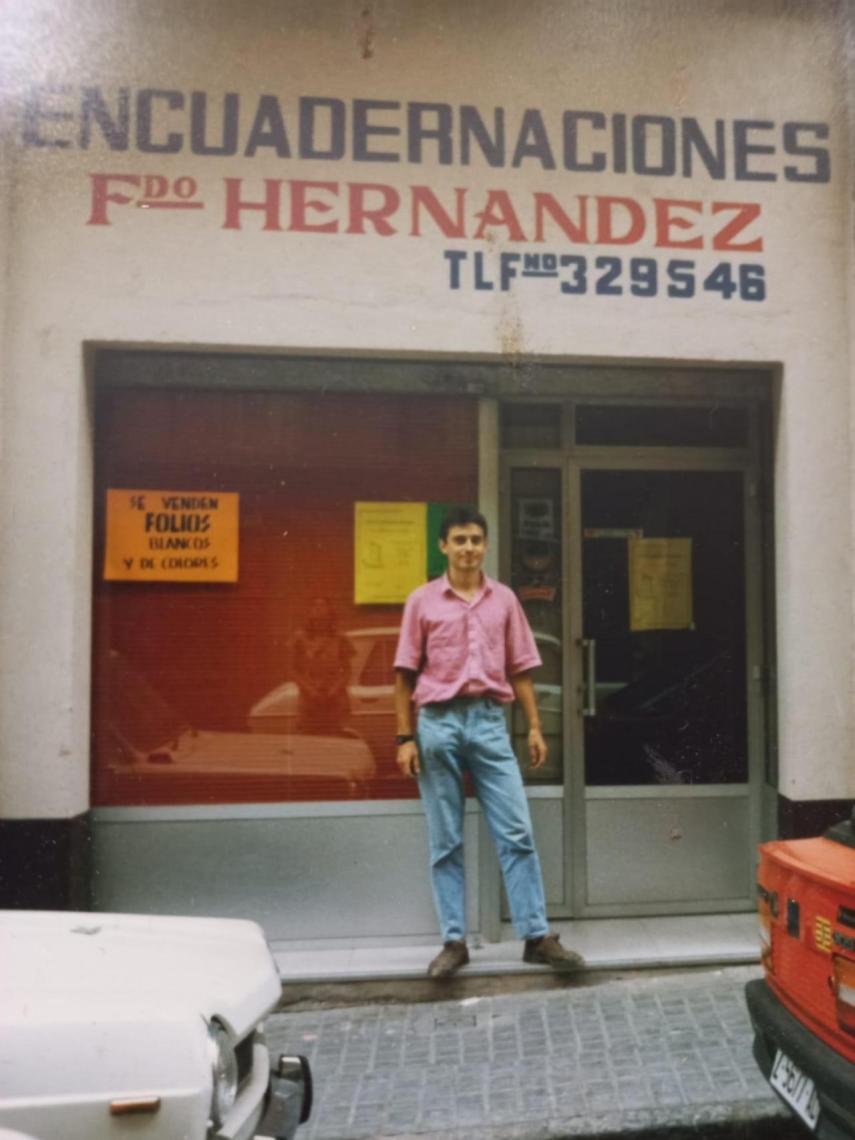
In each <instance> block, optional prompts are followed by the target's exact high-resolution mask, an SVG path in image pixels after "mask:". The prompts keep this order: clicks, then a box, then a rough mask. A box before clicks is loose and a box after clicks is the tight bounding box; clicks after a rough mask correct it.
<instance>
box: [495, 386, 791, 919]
mask: <svg viewBox="0 0 855 1140" xmlns="http://www.w3.org/2000/svg"><path fill="white" fill-rule="evenodd" d="M525 402H527V403H554V404H556V405H558V407H556V411H557V412H559V414H560V416H561V420H562V425H563V427H562V446H561V448H550V449H546V448H543V449H541V448H508V449H503V450H502V451H501V456H500V489H501V495H500V504H501V510H500V534H501V537H502V541H501V543H500V547H501V549H500V567H501V572H502V576H503V578H504V580H506V581H507V580H508V579H509V571H510V536H511V499H510V472H511V469H512V468H514V467H539V468H550V469H556V468H557V469H559V471H560V473H561V486H562V524H563V531H564V536H565V537H564V541H563V542H562V567H561V573H562V581H563V583H564V591H563V614H562V640H563V643H564V646H565V652H564V662H565V664H564V670H565V671H564V678H563V690H564V691H563V715H564V720H563V724H564V783H563V785H553V786H549V787H535V788H530V789H529V799H530V800H531V801H532V807H533V810H534V811H535V814H536V801H537V800H538V799H544V798H556V797H559V796H560V797H561V798H562V800H563V812H562V818H563V824H564V835H563V850H564V868H563V873H564V883H565V888H564V895H563V899H562V900H561V902H560V903H558V902H551V904H550V913H551V915H552V917H554V918H557V919H564V918H593V917H603V918H605V917H615V916H619V915H620V916H627V915H630V914H632V915H638V916H643V915H652V914H691V913H703V912H706V913H712V912H716V911H718V912H722V911H736V910H748V909H750V908H751V907H753V905H754V862H755V860H754V855H753V852H754V851H755V850H756V846H757V843H758V842H760V840H761V838H762V818H763V815H762V809H763V790H764V783H765V767H766V754H767V753H766V747H767V745H766V731H767V715H766V697H767V693H766V687H767V686H766V678H767V676H768V672H769V668H768V662H767V644H768V642H767V638H766V635H765V617H766V615H765V609H766V606H765V597H766V593H765V585H766V571H767V562H768V559H767V558H766V557H765V553H764V532H763V526H764V517H763V516H764V512H763V486H764V479H763V470H762V455H763V452H762V449H761V446H760V442H761V437H760V430H761V428H760V420H761V415H760V412H761V405H758V403H757V401H756V399H754V400H751V399H746V400H744V401H739V400H732V399H731V400H728V401H727V402H728V403H738V404H739V405H740V406H742V407H747V408H748V409H749V413H750V424H751V430H750V434H749V441H748V446H747V447H745V448H702V447H643V446H613V445H609V446H590V445H575V444H574V443H573V435H572V424H573V420H574V414H573V409H574V407H575V405H576V404H578V403H580V402H585V403H597V404H603V403H614V404H615V405H617V406H621V405H622V406H626V405H637V404H639V403H655V404H656V405H658V406H661V405H662V404H664V403H668V404H671V405H673V406H680V407H685V406H687V405H690V406H691V405H692V404H695V405H697V404H698V403H701V404H712V401H709V400H703V399H702V400H692V401H687V400H679V399H677V400H662V399H658V400H657V399H655V398H652V399H651V398H650V397H648V398H647V399H644V398H643V397H641V398H639V397H633V396H627V397H624V398H622V399H618V400H615V399H612V400H604V399H601V398H598V397H596V396H588V397H581V398H579V397H576V398H572V397H569V398H564V399H556V398H554V397H553V399H552V400H550V399H549V398H547V399H546V400H542V399H538V398H537V397H536V396H534V397H531V396H530V397H528V398H527V400H526V401H525ZM583 470H659V471H668V470H673V471H680V470H692V471H738V472H740V473H741V474H742V479H743V510H744V514H743V525H744V536H745V546H744V559H745V621H746V630H745V634H746V639H745V645H746V701H747V733H748V740H747V745H748V780H747V782H746V783H745V784H730V785H697V786H694V787H693V786H683V785H675V786H673V787H670V786H668V785H663V786H659V785H656V786H655V787H652V788H638V787H635V788H630V787H627V788H619V789H614V790H613V792H611V793H609V792H606V793H605V795H607V796H609V798H621V799H650V798H652V797H655V798H660V799H662V800H666V801H667V800H669V799H670V800H674V799H681V798H685V797H687V796H689V797H691V796H696V797H698V798H702V797H705V796H727V797H730V796H733V797H744V798H745V799H747V801H748V826H747V834H746V835H745V837H744V842H745V874H744V880H743V881H744V891H743V892H741V893H740V894H739V895H737V896H734V897H728V898H722V899H715V900H708V899H707V900H698V901H688V902H687V901H686V900H678V901H673V902H661V903H660V902H656V903H635V904H633V905H632V907H628V906H626V905H624V904H613V903H610V904H605V903H601V904H592V903H590V902H589V901H588V874H587V872H588V865H587V860H588V855H587V852H588V843H587V839H588V836H587V826H588V821H587V804H588V803H589V802H590V801H591V800H592V799H597V798H604V791H603V789H586V786H585V769H584V723H583V718H582V716H581V715H580V711H579V709H580V703H581V702H580V701H579V692H580V688H581V685H582V680H583V677H582V668H583V662H582V647H581V644H580V642H581V630H582V590H581V582H582V535H581V526H580V525H579V524H580V517H581V516H580V510H581V477H582V471H583ZM574 757H575V758H576V761H575V763H574V761H573V758H574ZM690 788H691V790H689V789H690Z"/></svg>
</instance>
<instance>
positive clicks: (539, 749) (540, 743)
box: [528, 728, 549, 768]
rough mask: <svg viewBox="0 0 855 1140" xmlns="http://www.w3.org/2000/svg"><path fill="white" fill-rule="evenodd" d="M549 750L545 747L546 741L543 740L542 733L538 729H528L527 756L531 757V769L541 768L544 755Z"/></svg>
mask: <svg viewBox="0 0 855 1140" xmlns="http://www.w3.org/2000/svg"><path fill="white" fill-rule="evenodd" d="M548 751H549V749H548V748H547V747H546V741H545V740H544V739H543V733H542V732H541V731H540V729H539V728H530V729H529V733H528V754H529V756H530V757H531V766H532V768H542V767H543V765H544V764H545V763H546V755H547V753H548Z"/></svg>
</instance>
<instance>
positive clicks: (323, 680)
mask: <svg viewBox="0 0 855 1140" xmlns="http://www.w3.org/2000/svg"><path fill="white" fill-rule="evenodd" d="M293 652H294V680H295V681H296V682H297V688H298V690H299V694H300V695H299V701H298V705H297V732H299V733H307V734H309V735H313V736H336V735H340V734H342V733H343V732H344V727H345V721H346V719H347V716H348V713H349V712H350V703H349V700H348V694H347V686H348V683H349V681H350V667H351V658H352V657H353V646H352V645H351V643H350V641H349V640H348V639H347V638H346V637H344V636H343V635H342V634H340V633H339V632H338V628H337V620H336V613H335V610H334V608H333V605H332V603H331V602H330V600H329V598H313V599H312V602H311V604H310V605H309V612H308V614H307V615H306V622H305V625H304V626H303V628H301V629H299V630H298V631H297V632H296V634H295V635H294V641H293Z"/></svg>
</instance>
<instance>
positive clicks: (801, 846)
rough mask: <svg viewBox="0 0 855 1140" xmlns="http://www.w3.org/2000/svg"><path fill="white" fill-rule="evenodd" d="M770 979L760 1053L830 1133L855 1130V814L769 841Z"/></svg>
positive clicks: (808, 1118)
mask: <svg viewBox="0 0 855 1140" xmlns="http://www.w3.org/2000/svg"><path fill="white" fill-rule="evenodd" d="M757 893H758V911H759V917H760V926H761V937H762V940H763V949H762V960H763V969H764V974H765V977H764V978H762V979H759V980H757V981H754V982H749V984H748V986H747V987H746V999H747V1002H748V1009H749V1011H750V1013H751V1020H752V1023H753V1025H754V1033H755V1037H754V1056H755V1058H756V1060H757V1063H758V1065H759V1066H760V1068H761V1070H762V1071H763V1073H764V1075H765V1076H766V1079H767V1080H768V1081H769V1083H770V1084H771V1085H772V1087H773V1088H774V1089H775V1091H776V1092H777V1093H778V1094H779V1096H780V1097H781V1098H782V1099H783V1100H784V1101H785V1102H786V1103H787V1104H788V1105H789V1107H790V1108H791V1109H792V1110H793V1111H794V1112H795V1113H796V1114H797V1115H798V1116H800V1117H801V1119H802V1120H803V1121H804V1122H805V1124H806V1125H807V1126H808V1127H809V1128H810V1129H812V1130H813V1131H814V1132H815V1133H816V1135H817V1136H819V1137H820V1138H821V1140H852V1138H853V1137H855V812H853V819H852V820H849V821H847V822H845V823H840V824H837V825H836V826H835V827H833V828H831V829H830V830H829V831H827V832H826V833H825V835H824V836H822V837H821V838H817V839H792V840H778V841H777V842H774V843H766V844H764V845H763V846H762V847H761V848H760V865H759V868H758V873H757Z"/></svg>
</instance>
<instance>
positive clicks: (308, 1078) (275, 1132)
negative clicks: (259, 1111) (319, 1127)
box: [258, 1054, 312, 1140]
mask: <svg viewBox="0 0 855 1140" xmlns="http://www.w3.org/2000/svg"><path fill="white" fill-rule="evenodd" d="M311 1111H312V1071H311V1069H310V1068H309V1062H308V1061H307V1060H306V1058H305V1057H298V1056H289V1055H287V1054H281V1055H280V1056H279V1057H277V1059H276V1061H275V1062H274V1064H273V1067H272V1069H271V1073H270V1088H269V1090H268V1093H267V1104H266V1107H265V1111H264V1116H263V1117H262V1118H261V1121H260V1123H259V1125H258V1131H259V1132H260V1133H261V1135H262V1136H272V1137H274V1138H275V1140H292V1137H293V1136H294V1135H295V1133H296V1131H297V1128H298V1126H299V1125H300V1124H304V1123H305V1122H306V1121H307V1120H308V1119H309V1115H310V1113H311Z"/></svg>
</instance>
